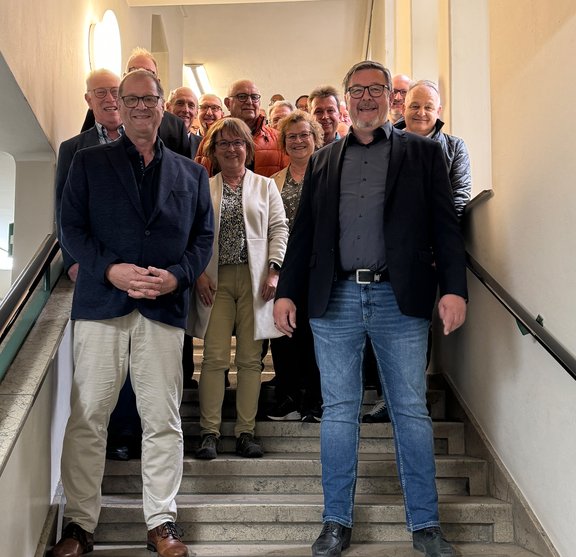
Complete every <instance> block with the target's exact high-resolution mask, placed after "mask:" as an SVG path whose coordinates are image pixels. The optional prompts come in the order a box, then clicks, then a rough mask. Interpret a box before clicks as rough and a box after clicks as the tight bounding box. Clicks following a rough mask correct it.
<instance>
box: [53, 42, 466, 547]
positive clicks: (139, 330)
mask: <svg viewBox="0 0 576 557" xmlns="http://www.w3.org/2000/svg"><path fill="white" fill-rule="evenodd" d="M157 74H158V68H157V64H156V61H155V60H154V58H153V57H152V55H151V54H150V53H149V52H147V51H144V50H143V49H136V50H135V51H134V52H133V53H132V55H131V56H130V58H129V60H128V63H127V65H126V73H125V74H124V76H123V77H122V79H120V78H119V77H117V76H115V75H114V74H112V73H111V72H109V71H108V70H96V71H95V72H92V73H91V74H90V75H89V76H88V79H87V92H86V100H87V102H88V105H89V107H90V109H91V111H92V114H93V119H94V125H93V126H92V127H90V128H89V129H88V130H87V131H84V132H82V133H81V134H80V135H79V136H75V137H74V138H72V139H70V140H68V141H66V142H64V143H63V144H62V145H61V148H60V153H59V159H58V168H57V180H56V207H57V226H58V233H59V239H60V242H61V246H62V252H63V257H64V262H65V266H66V270H67V272H68V275H69V277H70V278H71V279H72V280H73V281H75V283H76V284H75V290H74V298H73V306H72V315H71V318H72V319H73V320H74V366H75V371H74V378H73V387H72V393H71V415H70V418H69V420H68V424H67V428H66V433H65V440H64V448H63V454H62V483H63V487H64V492H65V495H66V499H67V504H66V510H65V513H64V514H65V518H66V526H65V528H64V531H63V533H62V537H61V539H60V541H59V542H58V543H57V544H56V546H55V547H54V548H53V552H52V553H53V556H54V557H76V556H79V555H83V554H85V553H88V552H90V551H92V549H93V546H94V531H95V529H96V526H97V523H98V516H99V512H100V504H101V494H100V486H101V482H102V478H103V474H104V465H105V458H106V454H108V456H112V457H114V458H122V459H124V458H130V457H132V456H135V455H140V454H141V459H142V479H143V510H144V518H145V521H146V525H147V530H148V537H147V544H148V548H149V549H150V550H152V551H156V552H158V554H159V555H160V557H168V556H170V557H184V556H187V555H188V554H189V553H188V549H187V547H186V545H185V543H184V542H183V541H182V537H183V533H182V531H181V530H180V529H179V527H178V526H177V524H176V518H177V509H176V502H175V496H176V494H177V492H178V489H179V486H180V480H181V476H182V462H183V433H182V425H181V419H180V415H179V406H180V403H181V399H182V390H183V386H184V384H185V383H186V381H187V382H188V384H190V382H191V379H192V378H191V371H188V377H185V376H184V374H183V369H184V367H187V369H189V370H190V368H189V367H188V366H189V365H190V364H191V362H190V361H187V360H191V356H192V354H191V350H190V346H191V338H192V337H197V338H201V339H203V341H204V342H203V360H202V369H201V378H200V381H199V386H198V389H199V390H198V393H199V401H200V432H201V439H200V443H199V447H198V449H197V450H196V452H195V457H196V458H199V459H206V460H210V459H214V458H216V457H217V456H218V451H219V439H220V434H221V424H222V405H223V400H224V394H225V385H226V380H227V371H228V368H229V366H230V353H231V339H232V336H235V337H236V355H235V364H236V367H237V387H236V423H235V428H234V434H235V437H236V453H237V454H238V455H239V456H241V457H245V458H259V457H262V456H263V449H262V446H261V445H260V443H259V442H258V441H257V439H256V437H255V428H256V415H257V411H258V400H259V394H260V388H261V372H262V365H263V364H262V359H263V354H262V343H263V341H264V340H268V339H270V346H271V352H272V359H273V363H274V369H275V373H276V377H275V404H274V406H273V407H272V408H270V409H269V411H268V412H267V415H268V416H269V418H270V419H273V420H300V419H304V420H305V421H313V422H314V421H316V422H320V423H321V425H320V432H321V433H320V441H321V456H320V458H321V463H322V485H323V491H324V513H323V517H322V519H323V528H322V531H321V533H320V535H319V537H318V539H317V540H316V541H315V542H314V544H313V546H312V555H313V556H314V557H320V556H332V557H337V556H339V555H341V553H342V551H343V550H345V549H346V548H347V547H348V546H349V545H350V540H351V535H352V526H353V508H354V491H355V482H356V467H357V460H358V440H359V435H360V421H361V419H362V416H361V409H362V399H363V393H364V385H365V376H366V375H368V376H370V374H372V376H374V377H375V378H376V379H375V381H377V382H378V383H379V386H380V388H381V395H382V400H381V401H379V403H378V405H377V407H376V408H375V411H373V412H371V413H369V415H370V416H371V418H368V417H365V421H384V420H389V421H391V423H392V427H393V431H394V439H395V446H396V459H397V464H398V471H399V475H400V481H401V485H402V488H403V494H404V501H405V509H406V521H407V526H408V529H409V530H410V531H411V532H412V536H413V545H414V548H416V549H417V550H419V551H422V552H423V553H424V554H425V555H426V556H427V557H437V556H440V555H441V556H451V555H454V552H453V549H452V546H451V545H450V544H449V543H448V542H447V541H446V540H445V538H444V536H443V534H442V531H441V530H440V524H439V518H438V500H437V492H436V487H435V469H434V451H433V437H432V427H431V421H430V418H429V415H428V411H427V408H426V379H425V370H426V351H427V342H428V341H427V339H428V331H429V324H430V319H431V313H432V309H433V307H434V304H435V300H436V293H437V290H438V288H439V290H440V298H439V301H438V308H439V316H440V319H441V321H442V323H443V329H444V334H449V333H451V332H452V331H454V330H455V329H457V328H458V327H460V326H461V325H462V323H463V322H464V319H465V315H466V299H467V292H466V277H465V266H464V249H463V241H462V238H461V234H460V229H459V224H458V217H459V215H461V213H462V211H463V208H464V206H465V204H466V202H467V200H468V199H469V197H470V190H471V181H470V170H469V160H468V154H467V151H466V148H465V145H464V143H463V142H462V140H460V139H458V138H455V137H453V136H450V135H447V134H444V133H443V132H442V131H441V127H442V122H441V120H440V119H439V116H440V111H441V105H440V96H439V91H438V88H437V86H436V85H435V84H434V83H433V82H430V81H419V82H415V83H413V82H411V81H410V80H409V78H407V77H406V76H395V77H394V79H393V78H392V76H391V75H390V72H389V70H388V69H386V68H385V67H384V66H382V65H381V64H380V63H378V62H373V61H364V62H360V63H359V64H356V65H355V66H353V67H352V68H351V69H350V70H349V71H348V73H347V74H346V77H345V79H344V82H343V89H344V93H345V109H346V114H348V111H349V117H348V118H349V120H348V123H346V122H343V120H344V118H342V117H341V114H342V113H343V112H344V108H343V107H342V105H341V103H340V99H339V98H338V93H337V90H336V89H335V88H333V87H326V86H322V87H317V88H316V89H314V90H313V91H312V92H311V93H310V95H305V96H302V97H301V98H299V99H298V101H297V103H296V104H297V105H298V103H299V102H300V105H299V106H300V107H301V108H305V109H306V110H301V109H294V110H288V111H287V114H286V115H285V116H283V117H281V118H280V117H279V118H276V119H274V123H275V126H276V128H273V127H271V126H269V125H268V123H267V121H266V116H265V115H263V114H262V113H261V111H260V100H261V95H260V91H259V89H258V88H257V87H256V85H255V84H254V83H253V82H252V81H250V80H245V79H244V80H240V81H236V82H234V83H232V85H231V86H230V88H229V92H228V95H227V97H226V98H225V99H224V103H222V102H221V100H220V99H219V98H218V97H216V96H215V95H204V96H203V97H201V99H200V103H199V102H198V99H196V96H195V95H194V93H193V92H192V91H191V90H189V89H188V88H185V87H181V88H178V89H176V90H175V91H173V92H172V93H171V94H170V96H169V97H168V102H167V103H166V104H165V103H164V100H165V96H164V91H163V89H162V85H161V83H160V80H159V79H158V77H157ZM303 97H306V99H305V103H304V104H302V103H301V101H302V98H303ZM282 102H283V101H282V100H280V101H276V102H274V103H273V104H272V106H271V116H272V110H275V112H274V114H276V112H277V111H278V110H279V109H280V108H282V109H285V108H286V105H287V104H288V105H290V106H292V105H291V104H290V103H285V102H284V104H278V103H282ZM223 104H224V106H225V107H226V108H227V109H228V111H229V113H230V115H229V116H226V117H223V116H224V114H223V113H224V106H223ZM397 105H400V108H399V110H400V116H399V117H397V116H398V113H397V109H396V107H397ZM169 111H172V112H173V114H171V113H170V112H169ZM202 112H203V114H202ZM396 117H397V118H396ZM393 118H396V120H397V121H393ZM196 122H197V124H196V125H195V126H194V125H193V124H194V123H196ZM403 128H405V130H406V131H404V130H403ZM196 130H198V134H197V133H196ZM407 132H410V133H407ZM422 136H424V137H428V138H430V139H432V141H430V140H429V139H425V138H423V137H422ZM191 159H195V161H196V162H193V161H192V160H191ZM186 347H188V349H186ZM367 351H371V354H372V355H373V358H372V360H371V362H372V363H371V364H370V365H369V366H368V367H369V368H370V369H364V368H365V367H366V365H364V364H363V361H364V354H365V353H367ZM183 364H184V367H183ZM159 370H161V373H159ZM119 400H120V401H122V402H121V403H120V404H118V406H117V407H116V409H115V410H114V407H115V406H116V404H117V401H119ZM113 410H114V412H113ZM111 416H112V418H111ZM115 419H116V420H118V421H119V423H115V421H114V420H115ZM127 425H130V427H128V428H127V430H126V431H124V429H126V426H127ZM107 428H108V429H109V430H110V433H109V434H107ZM140 428H141V429H140ZM119 431H122V433H118V432H119ZM112 440H114V441H115V442H116V443H117V445H116V446H113V447H110V446H109V447H108V453H107V451H106V445H107V441H112Z"/></svg>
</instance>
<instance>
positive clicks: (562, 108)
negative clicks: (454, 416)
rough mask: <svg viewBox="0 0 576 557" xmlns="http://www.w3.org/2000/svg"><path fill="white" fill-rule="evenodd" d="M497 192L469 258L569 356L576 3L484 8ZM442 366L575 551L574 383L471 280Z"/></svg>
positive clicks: (575, 303) (522, 1)
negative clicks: (463, 315)
mask: <svg viewBox="0 0 576 557" xmlns="http://www.w3.org/2000/svg"><path fill="white" fill-rule="evenodd" d="M489 22H490V41H491V42H490V44H491V76H490V80H491V99H492V103H491V115H485V117H487V118H488V117H490V116H491V125H492V154H493V156H492V169H493V186H494V192H495V196H494V198H492V199H491V200H489V201H488V202H487V203H486V204H485V205H483V206H479V207H477V208H476V209H475V210H474V214H473V216H472V222H471V225H470V236H469V247H470V249H471V252H472V254H473V255H474V256H475V257H476V259H478V260H479V262H480V263H481V264H482V265H483V266H484V267H485V268H487V270H488V271H489V272H490V273H491V274H492V275H493V276H494V277H495V278H496V279H497V280H498V281H500V282H501V284H502V285H503V286H504V287H505V288H506V289H507V290H508V291H509V292H510V293H511V294H512V295H513V296H514V297H516V299H517V300H518V301H519V302H520V303H521V304H523V305H524V306H525V307H526V308H527V309H528V310H529V311H530V313H531V314H532V315H534V316H536V315H537V314H541V315H542V316H543V317H544V325H545V327H546V328H547V329H548V330H549V331H550V332H551V333H553V334H554V335H556V336H557V338H558V340H559V341H560V342H562V343H563V344H564V345H565V346H566V347H567V348H568V349H569V350H570V351H571V352H572V353H574V354H576V334H575V333H576V325H575V316H576V296H574V294H573V292H574V287H575V286H576V258H575V257H574V253H575V252H576V237H575V235H574V222H575V217H576V210H575V207H576V189H575V188H574V176H576V157H575V156H574V148H573V146H574V140H573V135H574V126H573V123H574V122H573V121H574V114H575V110H574V102H573V100H572V98H571V93H572V91H574V89H575V87H576V66H575V64H574V60H573V57H574V52H576V4H574V2H573V1H572V0H551V1H549V2H539V1H537V0H508V1H507V2H501V1H499V0H493V1H491V2H490V14H489ZM443 357H444V366H445V369H446V370H448V371H449V372H450V375H451V378H452V381H453V382H454V384H455V385H456V387H457V389H458V390H459V392H460V395H461V396H462V397H463V398H464V400H466V402H467V404H468V405H469V407H470V409H471V410H472V413H473V414H474V417H475V419H476V420H477V421H478V423H479V424H480V425H481V427H482V428H483V430H484V432H485V433H486V435H487V437H488V439H489V440H490V442H491V443H492V444H493V447H494V449H495V450H496V452H497V453H498V454H499V456H500V458H501V459H502V461H503V462H504V464H505V465H506V466H507V468H508V471H509V472H510V474H511V476H512V477H513V478H514V479H515V480H516V482H517V483H518V486H519V488H520V489H521V491H522V492H523V494H524V496H525V497H526V499H527V501H528V502H529V504H530V505H531V506H532V508H533V510H534V512H535V514H536V516H537V518H538V519H539V520H540V522H541V523H542V525H543V526H544V528H545V530H546V532H547V534H548V535H549V536H550V538H551V540H552V542H553V543H554V545H555V547H556V548H557V550H558V551H559V553H560V554H561V555H562V556H564V557H572V556H573V555H574V549H573V548H574V545H575V544H576V530H575V529H574V518H575V517H576V474H574V462H575V461H576V435H575V431H576V415H575V413H574V406H575V402H576V382H575V381H574V380H572V379H571V378H570V377H569V376H568V375H567V373H566V372H565V371H564V370H563V369H561V368H560V366H559V365H557V364H556V363H555V362H554V361H553V360H552V359H551V358H550V357H549V356H548V355H547V353H546V352H545V351H544V349H543V348H541V347H540V346H539V345H538V344H537V343H536V342H535V341H534V340H533V339H532V338H531V337H524V336H521V334H520V332H519V331H518V328H517V326H516V323H515V321H514V320H513V319H511V318H510V317H508V314H507V313H505V312H504V310H502V309H501V308H500V306H499V305H498V304H497V303H496V302H494V301H493V300H492V299H491V297H490V296H488V295H487V294H486V292H485V290H484V289H483V287H481V286H479V285H478V283H477V282H475V279H470V304H469V317H468V322H467V324H466V325H465V327H464V329H463V330H462V331H461V332H459V333H457V334H456V335H455V337H454V338H453V339H451V341H450V342H449V343H447V347H446V350H445V353H444V356H443Z"/></svg>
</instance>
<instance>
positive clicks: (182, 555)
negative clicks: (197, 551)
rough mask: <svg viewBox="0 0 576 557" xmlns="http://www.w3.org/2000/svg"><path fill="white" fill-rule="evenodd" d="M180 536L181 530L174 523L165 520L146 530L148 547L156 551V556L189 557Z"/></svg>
mask: <svg viewBox="0 0 576 557" xmlns="http://www.w3.org/2000/svg"><path fill="white" fill-rule="evenodd" d="M181 538H182V531H181V530H180V528H178V526H176V523H174V522H165V523H164V524H160V526H157V527H156V528H153V529H152V530H148V549H149V550H150V551H157V552H158V557H189V555H188V548H187V547H186V546H185V545H184V544H183V543H182V539H181Z"/></svg>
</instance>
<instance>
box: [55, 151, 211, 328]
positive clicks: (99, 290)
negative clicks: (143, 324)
mask: <svg viewBox="0 0 576 557" xmlns="http://www.w3.org/2000/svg"><path fill="white" fill-rule="evenodd" d="M160 144H161V142H160ZM161 147H162V149H163V154H162V161H161V166H160V177H159V187H158V195H157V201H156V207H155V209H154V211H153V212H152V214H151V215H150V218H149V219H148V220H146V218H145V216H144V212H143V209H142V204H141V202H140V197H139V194H138V186H137V183H136V180H135V178H134V172H133V170H132V165H131V163H130V161H129V159H128V155H127V153H126V147H125V142H124V141H122V140H119V141H115V142H113V143H108V144H106V145H98V146H96V147H90V148H87V149H83V150H80V151H78V152H77V153H76V155H75V157H74V160H73V161H72V166H71V168H70V172H69V174H68V179H67V181H66V185H65V188H64V192H63V195H62V214H61V227H62V243H63V245H64V247H65V249H67V250H68V251H69V252H70V254H71V256H72V257H73V258H74V259H75V260H76V261H78V263H79V264H80V270H79V274H78V279H77V282H76V288H75V290H74V299H73V302H72V319H91V320H100V319H110V318H114V317H120V316H123V315H127V314H129V313H131V312H132V311H133V310H134V309H137V310H139V311H140V313H141V314H142V315H144V316H145V317H147V318H149V319H153V320H155V321H160V322H162V323H166V324H168V325H173V326H176V327H182V328H185V326H186V317H187V314H188V299H189V295H188V287H189V286H190V285H191V284H193V282H194V281H195V280H196V279H197V277H198V276H199V275H200V274H201V273H202V271H203V270H204V268H205V267H206V265H207V263H208V261H209V260H210V257H211V254H212V242H213V236H214V222H213V220H214V219H213V212H212V202H211V198H210V188H209V186H208V175H207V173H206V170H205V169H204V168H203V167H202V166H200V165H198V164H196V163H194V162H193V161H191V160H190V159H187V158H185V157H182V156H180V155H177V154H175V153H173V152H172V151H170V150H169V149H166V148H164V146H163V145H162V144H161ZM113 263H134V264H135V265H138V266H140V267H148V266H149V265H152V266H154V267H159V268H162V269H167V270H168V271H170V272H171V273H172V274H174V276H175V277H176V279H177V280H178V289H177V290H176V291H175V292H172V293H170V294H167V295H164V296H160V297H158V298H157V299H156V300H135V299H133V298H130V297H129V296H128V294H127V293H126V292H123V291H121V290H119V289H117V288H115V287H114V286H112V284H111V283H110V282H109V281H108V280H107V278H106V269H107V268H108V266H109V265H111V264H113Z"/></svg>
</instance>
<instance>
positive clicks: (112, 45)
mask: <svg viewBox="0 0 576 557" xmlns="http://www.w3.org/2000/svg"><path fill="white" fill-rule="evenodd" d="M88 40H89V42H88V54H89V57H90V69H91V70H98V69H100V68H106V69H108V70H110V71H112V72H114V73H115V74H117V75H121V73H122V44H121V40H120V28H119V27H118V20H117V19H116V15H115V14H114V12H113V11H112V10H106V11H105V12H104V16H103V17H102V21H99V22H98V23H93V24H92V25H90V34H89V39H88Z"/></svg>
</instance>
